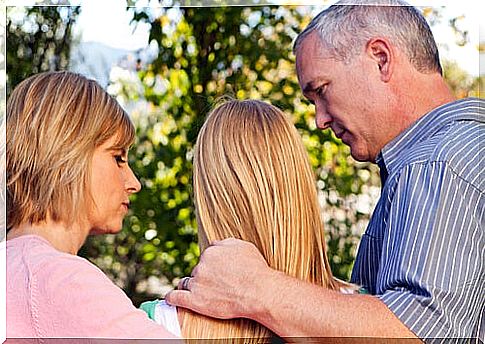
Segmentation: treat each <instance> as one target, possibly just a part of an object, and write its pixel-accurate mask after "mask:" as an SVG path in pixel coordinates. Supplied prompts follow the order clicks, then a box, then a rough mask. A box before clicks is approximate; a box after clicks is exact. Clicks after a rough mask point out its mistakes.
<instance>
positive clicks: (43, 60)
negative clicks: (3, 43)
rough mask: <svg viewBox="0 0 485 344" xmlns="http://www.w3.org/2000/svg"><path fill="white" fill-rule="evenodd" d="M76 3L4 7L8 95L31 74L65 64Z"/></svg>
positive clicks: (77, 11) (76, 9) (60, 68)
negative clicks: (68, 4)
mask: <svg viewBox="0 0 485 344" xmlns="http://www.w3.org/2000/svg"><path fill="white" fill-rule="evenodd" d="M79 11H80V7H79V6H72V7H70V6H65V7H56V6H35V7H7V30H6V31H7V73H8V78H7V96H8V95H9V94H10V92H11V91H12V89H13V87H14V86H15V85H17V84H18V83H19V82H20V81H22V80H23V79H25V78H27V77H29V76H30V75H32V74H35V73H39V72H45V71H54V70H63V69H66V68H67V67H68V64H69V53H70V50H71V43H72V36H71V30H72V27H73V25H74V23H75V22H76V19H77V17H78V14H79Z"/></svg>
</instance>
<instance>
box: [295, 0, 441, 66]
mask: <svg viewBox="0 0 485 344" xmlns="http://www.w3.org/2000/svg"><path fill="white" fill-rule="evenodd" d="M312 32H316V33H317V34H318V36H319V37H320V39H321V42H322V43H323V44H324V45H325V47H326V48H328V49H329V51H330V53H331V56H332V57H334V58H335V59H338V60H343V61H346V60H348V59H350V58H351V57H353V56H356V55H359V54H360V53H361V52H363V49H364V48H365V44H366V43H367V41H368V40H369V39H371V38H372V37H376V36H381V37H386V38H388V39H389V40H390V41H391V43H392V44H394V45H395V46H397V47H398V48H400V49H402V50H403V51H404V53H405V54H406V56H407V57H408V59H409V61H410V62H411V63H412V64H413V66H414V67H415V68H416V69H417V70H418V71H420V72H422V73H431V72H439V73H440V74H442V69H441V65H440V60H439V54H438V48H437V46H436V42H435V40H434V38H433V34H432V33H431V29H430V28H429V25H428V23H427V22H426V19H425V18H424V16H423V15H422V14H421V12H419V11H418V10H417V9H416V8H415V7H413V6H410V5H409V4H407V3H406V2H404V1H401V0H354V1H351V4H349V1H339V2H337V3H336V4H334V5H332V6H330V7H329V8H327V9H325V10H323V11H322V12H320V13H319V14H318V15H317V16H316V17H315V18H314V19H313V20H312V21H311V22H310V24H309V25H308V26H307V27H306V28H305V30H303V31H302V32H301V33H300V34H299V35H298V37H297V38H296V41H295V44H294V47H293V51H294V53H295V54H296V52H297V51H298V49H299V47H300V45H301V44H302V42H303V40H304V39H305V37H307V36H308V35H309V34H311V33H312Z"/></svg>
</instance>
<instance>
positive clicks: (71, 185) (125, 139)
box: [6, 72, 135, 229]
mask: <svg viewBox="0 0 485 344" xmlns="http://www.w3.org/2000/svg"><path fill="white" fill-rule="evenodd" d="M115 135H116V137H117V140H116V143H115V147H114V148H120V149H121V148H127V147H129V146H130V145H131V143H132V142H133V140H134V137H135V130H134V127H133V124H132V123H131V121H130V119H129V117H128V115H127V113H126V112H125V111H124V110H123V109H122V108H121V106H120V105H119V104H118V102H117V101H116V100H115V99H113V98H112V97H111V96H110V95H109V94H107V93H106V92H105V91H104V90H103V89H102V88H101V86H100V85H99V84H98V83H96V81H94V80H89V79H87V78H85V77H84V76H81V75H79V74H75V73H71V72H47V73H40V74H36V75H34V76H31V77H30V78H28V79H26V80H24V81H22V82H21V83H20V84H19V85H18V86H17V87H16V88H15V90H14V91H13V92H12V95H11V96H10V98H9V99H8V102H7V140H6V144H7V154H6V155H7V159H6V160H7V228H9V229H10V228H12V227H16V226H18V225H20V224H22V223H26V222H29V223H38V222H41V221H44V220H46V219H47V218H50V219H52V220H53V221H59V222H65V223H67V224H70V223H72V222H74V221H75V219H78V218H79V216H81V215H82V214H85V210H86V206H87V204H86V200H87V199H90V198H91V195H90V192H89V190H88V188H87V186H88V185H89V177H90V176H89V171H90V166H91V158H92V155H93V152H94V150H95V148H96V147H98V146H100V145H101V144H103V143H104V142H106V141H107V140H108V139H110V138H111V137H113V136H115Z"/></svg>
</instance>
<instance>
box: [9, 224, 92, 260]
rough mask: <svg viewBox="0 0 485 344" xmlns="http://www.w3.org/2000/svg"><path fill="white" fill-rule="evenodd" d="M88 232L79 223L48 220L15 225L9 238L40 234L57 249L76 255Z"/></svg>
mask: <svg viewBox="0 0 485 344" xmlns="http://www.w3.org/2000/svg"><path fill="white" fill-rule="evenodd" d="M88 233H89V232H88V231H85V230H83V229H82V226H80V225H79V224H72V225H70V226H66V225H64V224H63V223H59V222H54V221H50V220H46V221H44V222H40V223H36V224H31V223H23V224H21V225H19V226H17V227H13V228H12V229H11V230H10V231H9V232H8V234H7V240H10V239H14V238H17V237H20V236H23V235H38V236H40V237H42V238H44V239H45V240H47V241H48V242H49V243H50V244H51V245H52V246H53V247H54V248H55V249H56V250H58V251H61V252H65V253H70V254H74V255H75V254H77V252H78V251H79V249H80V248H81V246H82V245H83V244H84V241H85V240H86V237H87V235H88Z"/></svg>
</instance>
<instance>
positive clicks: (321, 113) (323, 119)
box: [315, 104, 332, 130]
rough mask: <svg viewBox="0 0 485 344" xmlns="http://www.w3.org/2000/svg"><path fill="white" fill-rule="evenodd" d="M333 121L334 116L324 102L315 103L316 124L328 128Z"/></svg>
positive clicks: (319, 127)
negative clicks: (329, 112)
mask: <svg viewBox="0 0 485 344" xmlns="http://www.w3.org/2000/svg"><path fill="white" fill-rule="evenodd" d="M331 123H332V117H331V116H330V115H329V114H328V112H327V109H326V107H325V106H324V105H323V104H315V124H316V125H317V128H318V129H322V130H324V129H328V128H329V127H330V124H331Z"/></svg>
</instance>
